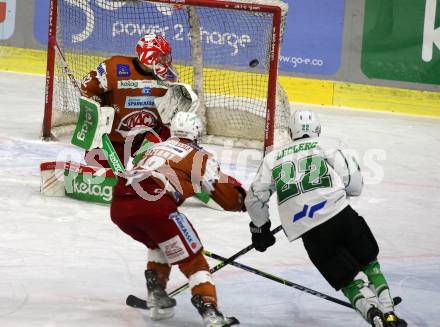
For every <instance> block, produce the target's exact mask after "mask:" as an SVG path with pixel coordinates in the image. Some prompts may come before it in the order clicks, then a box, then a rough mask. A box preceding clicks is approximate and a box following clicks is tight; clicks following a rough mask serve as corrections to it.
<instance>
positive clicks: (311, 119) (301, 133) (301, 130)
mask: <svg viewBox="0 0 440 327" xmlns="http://www.w3.org/2000/svg"><path fill="white" fill-rule="evenodd" d="M289 134H290V137H291V139H292V140H296V139H300V138H302V137H318V136H319V134H321V123H320V122H319V119H318V115H316V114H315V113H314V112H313V111H308V110H297V111H295V112H294V113H293V115H292V116H290V119H289Z"/></svg>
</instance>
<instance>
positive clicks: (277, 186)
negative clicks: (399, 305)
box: [245, 111, 407, 327]
mask: <svg viewBox="0 0 440 327" xmlns="http://www.w3.org/2000/svg"><path fill="white" fill-rule="evenodd" d="M320 132H321V125H320V123H319V120H318V117H317V115H316V114H315V113H314V112H311V111H296V112H295V113H294V114H293V115H292V116H291V118H290V120H289V133H290V136H291V138H292V143H290V144H288V145H285V146H283V147H282V148H280V149H277V150H274V151H272V152H271V153H269V154H268V155H267V156H265V157H264V159H263V162H262V164H261V166H260V168H259V170H258V173H257V175H256V177H255V180H254V182H253V183H252V185H251V187H250V189H249V191H248V192H247V196H246V200H245V203H246V208H247V210H248V213H249V215H250V217H251V219H252V222H251V223H250V230H251V233H252V244H253V245H254V247H255V249H256V250H258V251H260V252H264V251H265V250H266V249H267V248H268V247H270V246H272V245H273V244H274V243H275V237H274V236H273V235H272V233H271V232H270V225H271V223H270V219H269V206H268V202H269V199H270V197H271V195H272V194H273V193H276V194H277V198H278V211H279V215H280V219H281V223H282V226H283V229H284V231H285V233H286V236H287V238H288V239H289V241H294V240H296V239H297V238H300V237H301V238H302V240H303V243H304V247H305V249H306V250H307V253H308V255H309V257H310V259H311V261H312V262H313V264H314V265H315V266H316V267H317V268H318V270H319V271H320V273H321V274H322V275H323V276H324V278H325V279H326V280H327V281H328V282H329V283H330V285H332V286H333V287H334V288H335V289H336V290H342V292H343V293H344V295H345V296H346V297H347V298H348V299H349V300H350V302H351V304H352V305H353V307H354V308H355V309H356V310H357V311H358V312H359V313H360V314H361V315H362V317H364V318H365V320H366V321H367V322H368V323H370V324H371V325H372V326H374V327H404V326H407V324H406V322H405V321H404V320H402V319H400V318H398V317H397V316H396V314H395V313H394V303H393V299H392V297H391V295H390V291H389V288H388V284H387V282H386V280H385V277H384V275H383V274H382V272H381V270H380V265H379V263H378V261H377V255H378V253H379V248H378V245H377V242H376V240H375V238H374V236H373V234H372V232H371V230H370V228H369V227H368V225H367V223H366V222H365V220H364V219H363V218H362V217H361V216H359V215H358V214H357V212H356V211H354V210H353V209H352V208H351V206H350V205H349V203H348V201H347V196H359V195H360V194H361V191H362V186H363V181H362V175H361V171H360V168H359V165H358V164H357V161H356V160H355V158H354V157H353V156H352V155H351V154H350V153H349V151H347V150H346V149H344V148H343V147H342V146H341V143H340V142H339V141H335V140H330V141H329V140H325V139H323V138H320V137H319V135H320Z"/></svg>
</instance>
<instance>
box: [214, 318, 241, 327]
mask: <svg viewBox="0 0 440 327" xmlns="http://www.w3.org/2000/svg"><path fill="white" fill-rule="evenodd" d="M236 325H240V322H239V321H238V319H237V318H235V317H225V321H222V322H220V321H218V322H212V323H208V324H207V325H206V327H231V326H236Z"/></svg>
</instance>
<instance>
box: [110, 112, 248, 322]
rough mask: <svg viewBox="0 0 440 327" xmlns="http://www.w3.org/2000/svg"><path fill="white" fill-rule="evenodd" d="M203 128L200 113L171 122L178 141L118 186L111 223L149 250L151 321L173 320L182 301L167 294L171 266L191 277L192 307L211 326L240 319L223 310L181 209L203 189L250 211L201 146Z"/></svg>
mask: <svg viewBox="0 0 440 327" xmlns="http://www.w3.org/2000/svg"><path fill="white" fill-rule="evenodd" d="M201 130H202V123H201V122H200V119H199V118H197V116H196V115H195V114H194V113H188V112H179V113H177V114H176V116H175V117H174V119H173V121H172V123H171V135H172V137H171V138H170V139H168V140H167V141H165V142H162V143H159V144H156V145H154V146H153V147H151V148H150V149H149V150H148V151H147V152H145V153H144V154H143V157H142V159H141V160H140V161H139V162H138V163H137V164H136V165H135V167H134V168H133V169H132V170H130V171H128V172H127V175H126V179H127V182H126V183H122V182H120V183H118V185H117V186H116V188H115V192H114V196H113V202H112V205H111V218H112V221H113V222H114V223H115V224H116V225H118V227H119V228H120V229H121V230H122V231H124V232H125V233H127V234H128V235H130V236H131V237H133V238H134V239H135V240H137V241H139V242H141V243H143V244H144V245H145V246H147V248H148V249H149V250H148V263H147V270H146V271H145V277H146V280H147V289H148V298H147V303H148V306H149V307H151V309H150V316H151V317H152V318H154V319H163V318H167V317H170V316H172V314H173V307H174V306H175V304H176V302H175V300H174V299H173V298H170V297H169V296H168V294H167V293H166V291H165V288H166V284H167V281H168V277H169V274H170V271H171V265H178V266H179V269H180V270H181V271H182V272H183V274H184V275H185V276H186V277H187V278H188V280H189V284H190V287H191V291H192V296H193V297H192V299H191V300H192V303H193V304H194V306H195V307H196V308H197V310H198V311H199V313H200V314H201V316H202V318H203V321H204V323H205V326H219V327H220V326H232V325H235V324H238V320H236V319H235V318H233V317H232V318H228V317H224V316H223V314H222V313H221V312H220V311H218V309H217V294H216V288H215V286H214V283H213V281H212V277H211V274H210V272H209V266H208V263H207V261H206V259H205V257H204V256H203V246H202V243H201V241H200V238H199V236H198V235H197V232H196V231H195V230H194V227H193V226H192V224H191V223H190V222H189V220H188V219H187V217H186V216H185V215H184V214H183V213H181V212H179V210H178V206H179V205H180V204H181V203H183V201H185V200H186V199H187V198H189V197H192V196H193V195H194V194H195V193H197V192H200V190H203V191H204V192H206V193H207V194H208V195H209V196H210V197H211V198H213V199H214V200H215V201H216V202H217V203H218V204H219V205H220V206H221V207H222V208H223V209H224V210H228V211H242V210H245V207H244V204H243V201H244V199H243V196H244V194H245V191H244V190H243V188H242V187H241V185H240V183H239V182H238V181H236V180H235V179H234V178H232V177H230V176H228V175H226V174H224V173H223V172H221V171H220V168H219V163H218V162H217V161H216V160H214V159H213V158H212V156H211V154H210V153H209V152H207V151H205V150H204V149H202V148H201V147H200V146H199V145H198V144H197V141H198V140H199V138H200V136H201Z"/></svg>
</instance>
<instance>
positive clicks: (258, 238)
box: [249, 220, 275, 252]
mask: <svg viewBox="0 0 440 327" xmlns="http://www.w3.org/2000/svg"><path fill="white" fill-rule="evenodd" d="M249 228H250V230H251V234H252V245H253V246H254V248H255V250H257V251H259V252H264V251H266V249H267V248H268V247H271V246H272V245H274V244H275V236H273V234H272V232H271V231H270V220H269V221H268V222H267V223H265V224H264V225H263V226H261V227H257V226H255V225H254V223H253V222H250V223H249Z"/></svg>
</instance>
